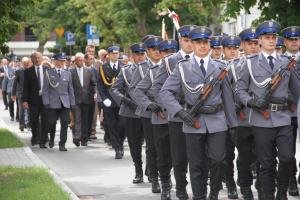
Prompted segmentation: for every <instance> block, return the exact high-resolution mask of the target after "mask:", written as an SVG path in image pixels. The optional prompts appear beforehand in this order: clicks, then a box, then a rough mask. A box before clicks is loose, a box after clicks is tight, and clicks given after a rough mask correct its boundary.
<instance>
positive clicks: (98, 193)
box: [0, 99, 300, 200]
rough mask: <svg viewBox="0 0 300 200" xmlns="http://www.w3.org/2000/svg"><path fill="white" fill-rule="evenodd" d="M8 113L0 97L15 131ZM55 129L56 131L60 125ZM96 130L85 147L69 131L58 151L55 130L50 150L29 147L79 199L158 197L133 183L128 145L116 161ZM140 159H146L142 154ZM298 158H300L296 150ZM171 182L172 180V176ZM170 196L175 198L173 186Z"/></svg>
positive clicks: (25, 135)
mask: <svg viewBox="0 0 300 200" xmlns="http://www.w3.org/2000/svg"><path fill="white" fill-rule="evenodd" d="M8 116H9V113H8V111H3V105H2V99H0V122H1V123H2V124H5V126H8V127H9V128H10V129H12V130H13V131H18V125H17V123H16V122H10V120H9V117H8ZM57 130H59V125H58V126H57ZM97 132H98V134H97V137H98V138H99V139H98V140H95V141H93V142H91V143H89V144H88V145H89V146H88V147H79V148H78V147H75V146H74V145H73V144H72V143H71V141H72V136H71V133H70V131H69V133H68V143H67V145H66V147H67V148H68V152H59V151H58V146H57V142H58V138H59V136H58V134H59V133H58V131H57V134H56V140H55V142H56V146H55V147H54V148H53V149H46V150H44V149H40V148H38V147H37V146H35V147H32V150H33V152H34V153H36V155H37V156H38V157H39V158H40V159H41V160H42V161H43V162H44V163H45V164H46V165H47V166H48V167H49V168H50V169H52V170H53V171H55V172H56V174H57V175H58V176H59V177H60V178H61V179H62V180H63V181H64V182H65V183H66V184H67V185H68V186H69V187H70V188H71V190H73V191H74V193H75V194H76V195H78V196H79V197H80V199H82V200H102V199H109V200H121V199H122V200H141V199H142V200H154V199H160V195H159V194H152V193H151V191H150V190H151V189H150V188H151V185H150V184H149V183H148V182H147V181H146V180H145V183H143V184H137V185H135V184H132V182H131V181H132V178H133V175H134V167H133V165H132V161H131V157H130V155H129V149H128V146H125V157H124V158H123V159H122V160H115V159H114V151H113V150H112V149H110V148H109V147H108V146H107V145H106V144H104V142H103V140H102V138H103V132H102V130H100V128H99V126H97ZM18 134H19V135H20V136H21V138H22V139H23V140H24V141H25V142H26V143H27V144H28V145H29V141H30V133H29V132H28V131H25V132H22V133H21V132H18ZM126 144H127V143H126ZM299 146H300V145H298V147H299ZM143 158H144V160H145V155H143ZM297 158H298V160H300V153H299V149H298V152H297ZM173 183H175V181H174V179H173ZM173 188H174V187H173ZM188 192H189V195H190V196H192V195H191V194H192V193H191V189H190V185H188ZM240 196H241V195H240ZM173 197H174V198H173V199H176V198H175V190H174V189H173ZM220 199H227V198H226V189H225V190H222V191H221V194H220ZM294 199H299V197H298V198H292V197H289V200H294Z"/></svg>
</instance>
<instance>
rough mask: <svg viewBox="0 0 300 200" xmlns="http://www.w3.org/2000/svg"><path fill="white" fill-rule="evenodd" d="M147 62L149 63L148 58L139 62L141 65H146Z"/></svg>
mask: <svg viewBox="0 0 300 200" xmlns="http://www.w3.org/2000/svg"><path fill="white" fill-rule="evenodd" d="M145 64H147V60H145V61H143V62H140V63H139V65H145Z"/></svg>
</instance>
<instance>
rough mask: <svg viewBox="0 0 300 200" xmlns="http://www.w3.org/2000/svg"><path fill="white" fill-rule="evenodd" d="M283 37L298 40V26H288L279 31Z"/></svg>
mask: <svg viewBox="0 0 300 200" xmlns="http://www.w3.org/2000/svg"><path fill="white" fill-rule="evenodd" d="M281 33H282V35H283V37H285V38H291V39H299V38H300V27H299V26H290V27H286V28H285V29H283V30H282V31H281Z"/></svg>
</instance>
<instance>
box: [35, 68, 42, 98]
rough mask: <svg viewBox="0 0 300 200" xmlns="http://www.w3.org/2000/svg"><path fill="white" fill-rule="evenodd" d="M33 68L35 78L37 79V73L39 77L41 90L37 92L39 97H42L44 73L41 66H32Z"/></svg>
mask: <svg viewBox="0 0 300 200" xmlns="http://www.w3.org/2000/svg"><path fill="white" fill-rule="evenodd" d="M34 67H35V73H36V77H37V78H38V77H39V76H38V73H39V75H40V85H41V89H40V90H39V95H40V96H41V95H42V91H43V85H44V71H43V66H42V65H39V66H34ZM38 67H39V71H38Z"/></svg>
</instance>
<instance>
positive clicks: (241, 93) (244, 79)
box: [236, 62, 251, 106]
mask: <svg viewBox="0 0 300 200" xmlns="http://www.w3.org/2000/svg"><path fill="white" fill-rule="evenodd" d="M249 86H250V74H249V70H248V67H247V62H244V64H243V66H241V70H240V72H239V73H238V80H237V84H236V93H237V95H238V97H239V99H240V101H241V102H242V103H243V104H244V105H245V106H247V102H248V101H249V100H250V99H251V97H250V95H249V93H248V89H249Z"/></svg>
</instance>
